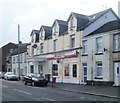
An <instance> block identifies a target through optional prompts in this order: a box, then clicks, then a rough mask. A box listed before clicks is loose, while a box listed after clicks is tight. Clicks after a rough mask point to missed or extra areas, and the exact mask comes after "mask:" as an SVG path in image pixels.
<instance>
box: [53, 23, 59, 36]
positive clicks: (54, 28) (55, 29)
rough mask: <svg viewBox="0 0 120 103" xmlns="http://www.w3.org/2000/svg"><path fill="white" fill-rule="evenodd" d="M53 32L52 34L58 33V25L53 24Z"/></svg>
mask: <svg viewBox="0 0 120 103" xmlns="http://www.w3.org/2000/svg"><path fill="white" fill-rule="evenodd" d="M53 32H54V34H55V33H58V25H57V23H55V25H54V27H53Z"/></svg>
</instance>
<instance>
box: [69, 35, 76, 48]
mask: <svg viewBox="0 0 120 103" xmlns="http://www.w3.org/2000/svg"><path fill="white" fill-rule="evenodd" d="M70 48H75V34H73V35H70Z"/></svg>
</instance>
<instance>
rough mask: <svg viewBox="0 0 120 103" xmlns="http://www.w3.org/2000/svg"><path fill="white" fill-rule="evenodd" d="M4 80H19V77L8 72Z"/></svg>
mask: <svg viewBox="0 0 120 103" xmlns="http://www.w3.org/2000/svg"><path fill="white" fill-rule="evenodd" d="M4 79H6V80H19V78H18V77H17V75H16V74H14V73H13V72H6V73H5V74H4Z"/></svg>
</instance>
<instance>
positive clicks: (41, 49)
mask: <svg viewBox="0 0 120 103" xmlns="http://www.w3.org/2000/svg"><path fill="white" fill-rule="evenodd" d="M40 52H41V53H43V43H41V44H40Z"/></svg>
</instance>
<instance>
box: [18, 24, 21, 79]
mask: <svg viewBox="0 0 120 103" xmlns="http://www.w3.org/2000/svg"><path fill="white" fill-rule="evenodd" d="M20 43H21V42H20V25H18V78H19V80H20Z"/></svg>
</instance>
